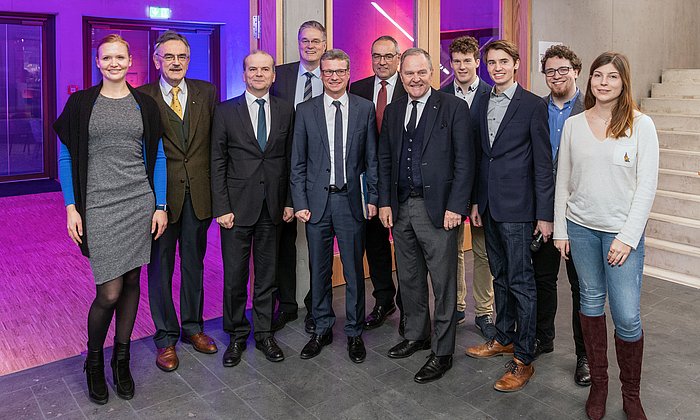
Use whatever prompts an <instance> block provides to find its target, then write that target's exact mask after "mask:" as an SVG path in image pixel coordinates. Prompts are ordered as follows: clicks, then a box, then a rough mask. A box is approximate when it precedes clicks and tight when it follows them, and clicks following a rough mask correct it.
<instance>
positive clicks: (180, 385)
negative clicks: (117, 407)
mask: <svg viewBox="0 0 700 420" xmlns="http://www.w3.org/2000/svg"><path fill="white" fill-rule="evenodd" d="M173 373H174V374H164V372H160V371H159V372H158V373H156V375H154V376H153V377H151V378H149V380H144V381H140V382H137V383H136V395H137V396H138V398H136V396H135V397H134V399H132V400H130V404H131V406H132V407H133V408H134V409H135V410H141V409H144V408H146V407H150V406H152V405H155V404H159V403H161V402H163V401H167V400H171V399H173V398H176V397H180V396H182V395H185V394H189V393H190V392H192V391H193V389H192V388H191V387H190V386H189V385H188V384H187V383H186V382H185V381H184V380H183V379H182V378H181V377H180V375H179V374H178V373H177V371H175V372H173ZM115 398H117V397H116V396H115Z"/></svg>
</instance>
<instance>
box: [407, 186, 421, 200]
mask: <svg viewBox="0 0 700 420" xmlns="http://www.w3.org/2000/svg"><path fill="white" fill-rule="evenodd" d="M408 196H409V197H411V198H416V197H423V187H414V188H413V189H412V190H411V192H409V193H408Z"/></svg>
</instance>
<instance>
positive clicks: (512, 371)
mask: <svg viewBox="0 0 700 420" xmlns="http://www.w3.org/2000/svg"><path fill="white" fill-rule="evenodd" d="M506 369H507V370H506V373H504V374H503V376H501V379H499V380H497V381H496V383H495V384H494V385H493V389H495V390H496V391H501V392H515V391H520V390H521V389H523V388H525V385H527V382H528V381H529V380H530V378H532V375H534V374H535V366H533V364H532V363H530V364H529V365H525V364H524V363H523V362H521V361H520V360H518V359H517V358H515V357H514V358H513V360H511V361H510V362H508V363H506Z"/></svg>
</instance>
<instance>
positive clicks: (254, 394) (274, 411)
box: [235, 380, 315, 419]
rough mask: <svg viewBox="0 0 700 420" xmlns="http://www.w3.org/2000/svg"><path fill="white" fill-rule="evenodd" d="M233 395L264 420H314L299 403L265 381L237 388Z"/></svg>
mask: <svg viewBox="0 0 700 420" xmlns="http://www.w3.org/2000/svg"><path fill="white" fill-rule="evenodd" d="M235 394H236V395H237V396H238V397H239V398H240V399H242V400H243V401H245V403H246V404H248V406H250V407H251V408H252V409H253V410H255V412H256V413H258V414H259V415H260V416H261V417H263V418H265V419H279V418H284V419H309V418H315V416H313V415H312V414H311V413H310V412H308V411H307V410H305V409H304V407H302V406H301V405H300V404H299V403H297V402H296V401H294V400H293V399H292V398H291V397H289V396H288V395H286V394H285V393H284V392H282V390H281V389H279V388H278V387H276V386H275V385H273V384H272V383H271V382H269V381H267V380H261V381H257V382H254V383H252V384H250V385H246V386H244V387H242V388H238V389H237V390H236V391H235Z"/></svg>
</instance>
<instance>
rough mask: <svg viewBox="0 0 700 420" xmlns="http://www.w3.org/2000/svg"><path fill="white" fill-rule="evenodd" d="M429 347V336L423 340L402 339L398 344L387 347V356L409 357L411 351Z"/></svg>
mask: <svg viewBox="0 0 700 420" xmlns="http://www.w3.org/2000/svg"><path fill="white" fill-rule="evenodd" d="M429 348H430V338H426V339H425V340H417V341H411V340H403V341H402V342H400V343H399V344H397V345H395V346H394V347H392V348H390V349H389V353H388V356H389V357H391V358H392V359H403V358H404V357H410V356H411V355H412V354H413V353H415V352H417V351H420V350H428V349H429Z"/></svg>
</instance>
